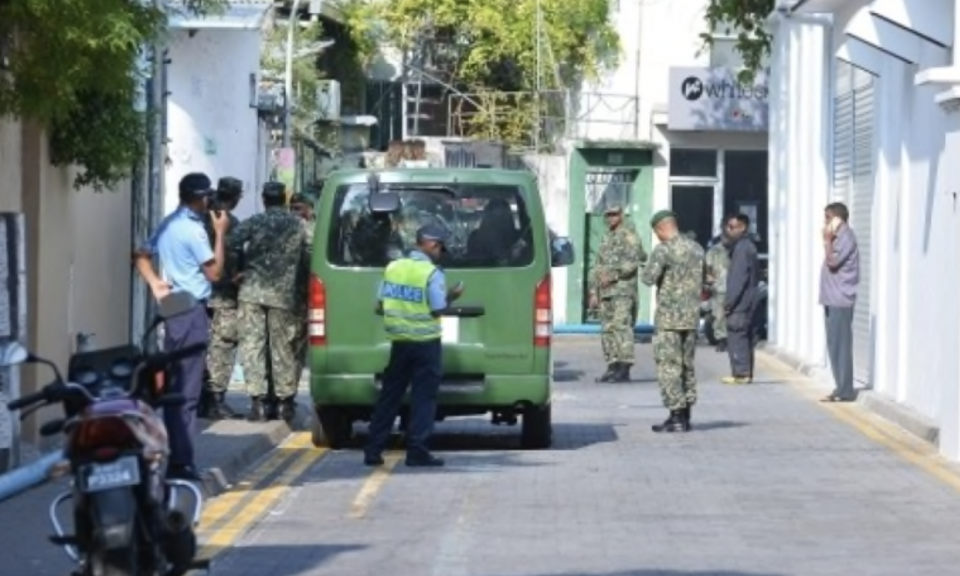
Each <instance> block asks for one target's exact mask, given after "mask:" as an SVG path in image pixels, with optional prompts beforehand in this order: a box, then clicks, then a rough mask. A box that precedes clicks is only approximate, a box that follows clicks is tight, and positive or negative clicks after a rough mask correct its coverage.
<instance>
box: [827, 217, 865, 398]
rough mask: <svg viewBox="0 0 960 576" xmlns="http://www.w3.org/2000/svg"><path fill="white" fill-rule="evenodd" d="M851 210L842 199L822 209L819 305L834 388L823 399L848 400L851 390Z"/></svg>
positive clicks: (856, 279)
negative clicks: (848, 222)
mask: <svg viewBox="0 0 960 576" xmlns="http://www.w3.org/2000/svg"><path fill="white" fill-rule="evenodd" d="M849 218H850V212H849V210H847V207H846V205H844V204H843V203H842V202H834V203H833V204H829V205H828V206H827V207H826V208H825V209H824V224H825V226H824V228H823V252H824V257H823V268H822V269H821V271H820V304H822V305H823V310H824V316H825V319H826V330H827V354H828V355H829V357H830V368H831V370H832V371H833V379H834V382H835V386H836V387H835V388H834V391H833V392H832V393H830V394H829V395H828V396H826V397H825V398H823V402H850V401H852V400H854V399H855V398H856V392H855V391H854V389H853V310H854V308H855V307H856V305H857V284H859V283H860V252H859V250H858V249H857V237H856V236H855V235H854V233H853V230H851V229H850V226H849V225H848V224H847V220H848V219H849Z"/></svg>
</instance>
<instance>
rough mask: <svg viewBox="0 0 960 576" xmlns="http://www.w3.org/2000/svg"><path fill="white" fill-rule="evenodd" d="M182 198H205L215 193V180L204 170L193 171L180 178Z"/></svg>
mask: <svg viewBox="0 0 960 576" xmlns="http://www.w3.org/2000/svg"><path fill="white" fill-rule="evenodd" d="M179 188H180V199H181V200H190V199H195V198H203V197H205V196H210V195H211V194H212V193H213V182H211V181H210V177H209V176H207V175H206V174H204V173H203V172H191V173H189V174H187V175H186V176H184V177H183V178H181V179H180V185H179Z"/></svg>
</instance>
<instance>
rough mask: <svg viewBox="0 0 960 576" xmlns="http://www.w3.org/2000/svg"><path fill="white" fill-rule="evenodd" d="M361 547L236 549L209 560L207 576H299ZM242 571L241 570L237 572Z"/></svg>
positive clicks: (278, 546) (244, 547) (293, 546)
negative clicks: (249, 575) (260, 575)
mask: <svg viewBox="0 0 960 576" xmlns="http://www.w3.org/2000/svg"><path fill="white" fill-rule="evenodd" d="M367 548H368V547H367V546H366V545H363V544H351V545H323V544H283V545H252V546H239V547H235V548H229V549H226V550H223V552H221V553H219V554H218V555H217V556H216V557H215V558H214V559H213V565H212V566H211V569H210V572H209V574H210V575H211V576H227V575H230V574H236V573H237V572H238V571H240V572H241V573H243V574H256V573H261V574H269V575H270V576H299V575H301V574H306V573H308V572H310V571H311V570H313V569H315V568H317V567H319V566H321V565H322V564H324V563H325V562H327V561H329V560H331V559H332V558H333V557H335V556H338V555H340V554H346V553H350V552H360V551H362V550H366V549H367ZM241 568H242V569H241Z"/></svg>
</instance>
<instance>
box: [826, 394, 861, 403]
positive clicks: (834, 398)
mask: <svg viewBox="0 0 960 576" xmlns="http://www.w3.org/2000/svg"><path fill="white" fill-rule="evenodd" d="M820 401H821V402H853V398H844V397H842V396H837V395H836V394H830V395H829V396H824V397H823V398H821V399H820Z"/></svg>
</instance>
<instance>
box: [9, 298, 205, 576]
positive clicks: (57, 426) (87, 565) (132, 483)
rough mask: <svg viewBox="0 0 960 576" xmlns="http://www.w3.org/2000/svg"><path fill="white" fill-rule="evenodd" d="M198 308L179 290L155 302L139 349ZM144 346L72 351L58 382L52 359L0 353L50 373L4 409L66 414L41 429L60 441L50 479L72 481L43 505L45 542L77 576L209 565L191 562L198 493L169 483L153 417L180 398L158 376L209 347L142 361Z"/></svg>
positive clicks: (17, 351) (142, 575)
mask: <svg viewBox="0 0 960 576" xmlns="http://www.w3.org/2000/svg"><path fill="white" fill-rule="evenodd" d="M197 305H198V303H197V301H196V300H195V299H194V298H193V297H192V296H190V295H189V294H186V293H179V292H178V293H174V294H171V295H169V296H167V297H166V298H164V299H163V300H161V301H160V303H159V306H158V313H157V316H156V317H155V318H154V321H153V322H152V323H151V325H150V327H149V328H148V330H147V332H146V334H145V335H144V342H145V341H146V339H147V337H148V336H149V335H150V334H151V333H153V331H154V330H155V329H156V328H157V326H159V324H160V323H161V322H162V321H163V320H165V319H167V318H172V317H175V316H179V315H182V314H185V313H186V312H188V311H190V310H191V309H192V308H193V307H195V306H197ZM144 348H145V346H143V345H141V346H140V347H137V346H134V345H130V346H120V347H116V348H111V349H106V350H96V351H92V352H82V353H77V354H74V355H73V356H72V357H71V359H70V365H69V370H68V378H67V379H64V378H63V377H62V376H61V374H60V371H59V370H58V369H57V367H56V365H55V364H54V363H53V362H51V361H49V360H46V359H44V358H40V357H38V356H35V355H33V354H32V353H30V352H29V351H28V350H27V349H26V348H24V347H23V346H22V345H21V344H19V343H17V342H9V343H7V344H6V345H2V346H0V366H15V365H19V364H28V363H37V364H43V365H46V366H48V367H50V368H52V371H53V372H54V374H55V380H54V381H53V382H52V383H51V384H48V385H46V386H44V387H43V388H42V389H41V390H40V391H39V392H36V393H34V394H29V395H26V396H23V397H21V398H18V399H16V400H13V401H12V402H10V403H9V404H8V405H7V406H8V408H9V409H10V410H11V411H14V410H21V418H24V417H26V416H27V415H29V414H30V413H32V412H35V411H36V410H38V409H40V408H42V407H43V406H46V405H51V404H59V405H61V406H62V408H63V411H64V417H63V418H57V419H54V420H51V421H48V422H46V423H44V424H43V426H42V427H41V428H40V433H41V435H43V436H53V435H57V434H61V433H62V434H64V435H65V436H66V441H65V445H64V450H63V454H64V458H63V460H62V461H60V462H58V463H56V464H54V465H53V466H52V467H51V468H50V470H49V471H48V476H50V477H51V478H56V477H60V476H63V475H66V474H70V475H71V477H72V481H71V487H70V490H68V491H66V492H64V493H62V494H60V495H59V496H57V497H56V498H55V499H54V500H53V502H52V503H51V505H50V511H49V517H50V521H51V523H52V525H53V530H54V533H55V535H54V536H51V537H50V540H51V542H53V543H54V544H56V545H59V546H62V547H63V549H64V551H65V552H66V553H67V555H68V556H69V557H70V558H71V559H72V560H74V561H75V562H76V563H77V569H76V571H74V573H73V574H74V576H182V575H184V574H186V573H187V572H188V571H190V570H194V569H201V570H205V569H208V567H209V561H208V560H199V559H197V558H196V553H197V540H196V534H195V532H194V527H195V526H196V525H197V524H198V522H199V520H200V513H201V510H202V507H203V495H202V494H201V492H200V490H199V489H198V488H197V487H196V486H194V485H193V484H191V483H190V482H187V481H184V480H176V479H167V478H166V471H167V470H166V469H167V463H168V458H169V454H170V449H169V445H168V441H167V430H166V427H165V426H164V423H163V419H162V418H161V416H160V414H158V412H157V409H158V408H176V407H179V406H182V405H183V403H184V402H185V401H186V399H185V398H184V397H183V395H182V394H176V393H169V392H164V391H163V390H162V388H161V387H160V386H159V385H158V382H160V381H161V378H162V374H163V371H164V370H165V369H166V368H167V367H168V366H169V365H170V364H172V363H173V362H176V361H178V360H181V359H183V358H186V357H188V356H191V355H193V354H198V353H200V352H202V351H203V350H204V349H206V344H194V345H190V346H187V347H184V348H182V349H180V350H173V351H166V352H162V353H158V354H152V355H145V354H143V353H142V351H141V350H143V349H144ZM28 408H29V410H24V409H28ZM184 495H189V496H190V498H184V497H183V496H184ZM67 502H71V503H72V511H73V532H74V533H73V534H67V533H66V531H65V530H64V527H63V524H62V523H61V519H60V515H59V509H60V508H61V506H63V505H64V504H65V503H67ZM191 504H192V510H190V508H191Z"/></svg>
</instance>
